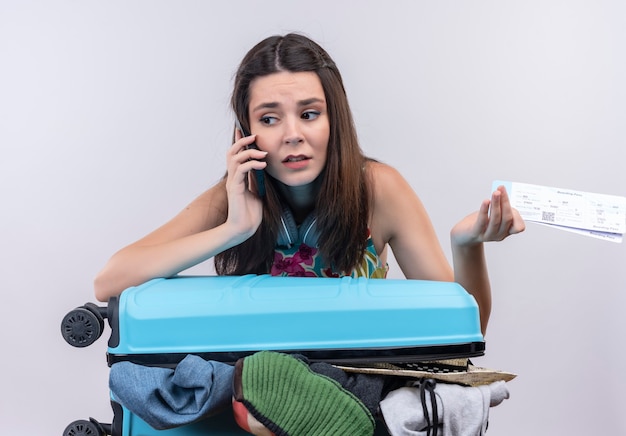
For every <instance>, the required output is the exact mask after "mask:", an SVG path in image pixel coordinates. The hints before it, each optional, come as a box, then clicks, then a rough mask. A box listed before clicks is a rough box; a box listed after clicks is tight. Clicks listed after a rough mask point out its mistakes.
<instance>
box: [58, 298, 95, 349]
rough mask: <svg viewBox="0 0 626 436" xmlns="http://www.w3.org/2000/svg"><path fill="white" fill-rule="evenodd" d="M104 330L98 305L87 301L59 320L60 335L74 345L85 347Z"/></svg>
mask: <svg viewBox="0 0 626 436" xmlns="http://www.w3.org/2000/svg"><path fill="white" fill-rule="evenodd" d="M103 330H104V318H103V317H102V315H101V314H100V313H99V311H98V306H96V305H95V304H92V303H87V304H86V305H84V306H82V307H77V308H76V309H74V310H71V311H70V312H68V314H67V315H65V317H64V318H63V321H62V322H61V335H63V339H65V342H67V343H68V344H70V345H72V346H74V347H79V348H82V347H87V346H89V345H91V344H93V343H94V342H95V341H96V340H97V339H98V338H99V337H100V336H101V335H102V331H103Z"/></svg>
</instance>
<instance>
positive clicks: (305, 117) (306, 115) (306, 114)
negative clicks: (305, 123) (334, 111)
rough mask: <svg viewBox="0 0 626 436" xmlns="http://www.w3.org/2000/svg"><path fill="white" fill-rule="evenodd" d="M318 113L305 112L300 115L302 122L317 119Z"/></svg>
mask: <svg viewBox="0 0 626 436" xmlns="http://www.w3.org/2000/svg"><path fill="white" fill-rule="evenodd" d="M319 116H320V113H319V112H318V111H306V112H304V113H303V114H302V119H303V120H314V119H315V118H317V117H319Z"/></svg>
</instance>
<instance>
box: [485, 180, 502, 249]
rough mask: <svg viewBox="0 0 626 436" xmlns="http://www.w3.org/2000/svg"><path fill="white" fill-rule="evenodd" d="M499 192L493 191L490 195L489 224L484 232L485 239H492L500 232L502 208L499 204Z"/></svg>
mask: <svg viewBox="0 0 626 436" xmlns="http://www.w3.org/2000/svg"><path fill="white" fill-rule="evenodd" d="M500 194H501V193H500V191H498V190H495V191H493V193H492V194H491V207H490V210H489V224H488V226H487V229H486V231H485V237H486V238H487V239H491V238H493V237H494V236H495V235H496V234H498V232H499V230H500V224H501V223H502V207H501V204H500V200H501V198H500Z"/></svg>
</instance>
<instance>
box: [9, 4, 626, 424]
mask: <svg viewBox="0 0 626 436" xmlns="http://www.w3.org/2000/svg"><path fill="white" fill-rule="evenodd" d="M288 31H300V32H303V33H305V34H307V35H309V36H311V37H312V38H314V39H315V40H317V41H318V42H320V43H321V44H322V45H323V46H324V47H325V48H326V49H327V50H328V51H329V52H330V54H331V56H333V57H334V59H335V61H336V62H337V63H338V65H339V66H340V69H341V71H342V73H343V75H344V80H345V83H346V87H347V91H348V96H349V99H350V102H351V104H352V108H353V111H354V115H355V118H356V121H357V125H358V130H359V135H360V139H361V142H362V146H363V148H364V150H365V151H366V153H367V154H369V155H370V156H372V157H375V158H377V159H379V160H382V161H384V162H387V163H389V164H391V165H393V166H395V167H397V168H398V169H399V170H400V171H401V172H402V173H403V174H404V175H405V177H406V178H407V179H408V180H409V182H410V184H411V185H412V186H413V188H414V189H415V191H416V192H417V193H418V194H419V196H420V197H421V198H422V200H423V202H424V203H425V205H426V207H427V209H428V210H429V212H430V214H431V218H432V219H433V221H434V224H435V227H436V230H437V233H438V235H439V237H440V240H441V243H442V245H443V247H444V249H445V250H446V253H448V255H449V237H448V232H449V229H450V228H451V226H452V225H453V224H454V223H455V222H456V221H458V220H459V219H460V218H462V217H463V216H464V215H466V214H467V213H469V212H471V211H472V210H474V209H476V208H477V207H478V205H479V203H480V201H481V200H482V199H483V198H486V197H487V196H488V195H489V192H490V187H491V182H492V180H494V179H503V180H513V181H518V182H526V183H534V184H543V185H548V186H557V187H562V188H570V189H578V190H584V191H590V192H599V193H606V194H614V195H626V172H625V171H624V159H623V153H624V151H623V150H624V146H625V139H626V103H625V102H626V80H625V78H626V61H625V54H626V3H624V2H621V1H617V0H616V1H613V2H611V1H598V0H588V1H577V0H574V1H551V0H542V1H465V2H461V1H459V2H451V1H438V2H435V1H429V2H426V1H389V2H381V1H376V2H369V1H358V2H357V1H354V2H348V1H346V2H340V1H336V0H333V1H326V0H319V1H313V2H295V1H293V2H292V1H277V0H274V1H265V2H253V1H232V2H231V1H222V2H210V1H170V2H166V1H101V2H95V1H41V2H34V1H17V0H16V1H7V0H0V146H1V156H0V195H1V196H0V200H1V203H0V208H1V209H0V211H1V212H0V220H1V226H0V232H1V237H0V250H1V252H0V255H1V257H2V258H1V262H0V289H1V292H2V301H1V303H0V326H1V328H0V341H1V342H0V350H1V351H0V353H1V354H0V356H1V357H0V368H1V370H0V377H1V380H2V382H1V384H0V433H1V434H2V435H8V436H12V435H17V434H28V435H60V434H61V433H62V431H63V429H64V428H65V426H66V425H67V424H69V423H70V422H71V421H73V420H74V419H79V418H82V419H84V418H87V417H89V416H93V417H95V418H96V419H98V420H100V421H101V422H108V421H109V420H110V419H111V416H112V413H111V410H110V407H109V402H108V388H107V382H108V367H107V365H106V362H105V351H106V339H105V338H101V339H100V340H99V341H98V342H96V344H94V345H92V346H91V347H89V348H85V349H75V348H72V347H70V346H69V345H67V344H66V343H65V342H64V341H63V339H62V338H61V335H60V327H59V326H60V322H61V319H62V317H63V316H64V315H65V313H66V312H67V311H68V310H70V309H72V308H74V307H76V306H78V305H81V304H83V303H85V302H87V301H95V300H94V297H93V289H92V280H93V277H94V276H95V274H96V273H97V272H98V271H99V269H100V268H101V267H102V266H103V265H104V263H105V261H106V260H107V259H108V258H109V256H110V255H111V254H112V253H113V252H114V251H115V250H117V249H119V248H121V247H122V246H123V245H126V244H127V243H130V242H131V241H133V240H135V239H137V238H139V237H141V236H142V235H144V234H145V233H147V232H148V231H150V230H152V229H153V228H155V227H156V226H158V225H160V224H162V223H163V222H165V221H166V220H167V219H169V218H170V217H171V216H173V215H174V214H175V213H176V212H178V211H179V210H180V209H181V208H183V207H184V206H185V205H186V204H187V203H188V202H189V201H191V200H192V199H193V198H194V197H195V196H196V195H197V194H199V193H200V192H202V191H203V190H204V189H206V188H207V187H208V186H210V185H211V184H213V183H214V182H215V181H217V180H218V178H219V177H220V176H221V175H222V174H223V171H224V152H225V150H226V149H227V147H228V146H229V142H230V136H231V133H232V118H231V114H230V112H229V109H228V99H229V95H230V90H231V85H232V77H233V74H234V71H235V69H236V66H237V64H238V62H239V61H240V59H241V58H242V56H243V55H244V54H245V52H246V51H247V50H248V49H249V48H251V47H252V45H253V44H255V43H256V42H258V41H259V40H261V39H263V38H265V37H266V36H269V35H272V34H275V33H285V32H288ZM487 256H488V262H489V267H490V273H491V279H492V285H493V293H494V307H493V315H492V319H491V323H490V326H489V332H488V334H487V337H486V339H487V353H486V356H485V357H482V358H479V359H477V363H478V364H481V365H484V366H490V367H494V368H500V369H505V370H508V371H512V372H516V373H518V374H519V377H518V378H517V379H516V380H514V381H512V382H511V383H510V384H509V389H510V391H511V398H510V400H508V401H506V402H504V403H503V404H502V405H500V406H498V407H497V408H494V409H492V410H491V422H490V427H489V434H491V435H506V436H516V435H557V434H558V435H587V434H612V435H617V434H626V417H625V415H624V391H625V389H626V375H625V374H626V372H625V371H624V362H626V350H625V349H624V333H626V321H625V319H626V317H624V314H623V311H624V307H625V305H626V246H625V244H614V243H610V242H605V241H599V240H595V239H591V238H586V237H583V236H579V235H574V234H571V233H566V232H560V231H557V230H554V229H550V228H546V227H542V226H538V225H533V224H529V225H528V229H527V231H526V232H525V233H524V234H523V235H520V236H518V237H515V238H511V239H509V240H506V241H505V242H502V243H493V244H489V246H488V247H487ZM195 271H196V272H198V273H210V272H211V267H210V265H207V266H203V267H200V268H196V269H195ZM390 276H391V277H400V272H399V269H398V267H397V266H396V265H395V263H393V262H392V265H391V274H390ZM107 332H108V331H107ZM107 332H105V336H106V334H107Z"/></svg>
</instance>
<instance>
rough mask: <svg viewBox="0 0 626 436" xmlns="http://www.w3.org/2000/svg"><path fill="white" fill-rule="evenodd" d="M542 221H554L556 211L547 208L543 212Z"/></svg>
mask: <svg viewBox="0 0 626 436" xmlns="http://www.w3.org/2000/svg"><path fill="white" fill-rule="evenodd" d="M541 221H548V222H550V223H553V222H554V212H546V211H545V210H544V211H542V212H541Z"/></svg>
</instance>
